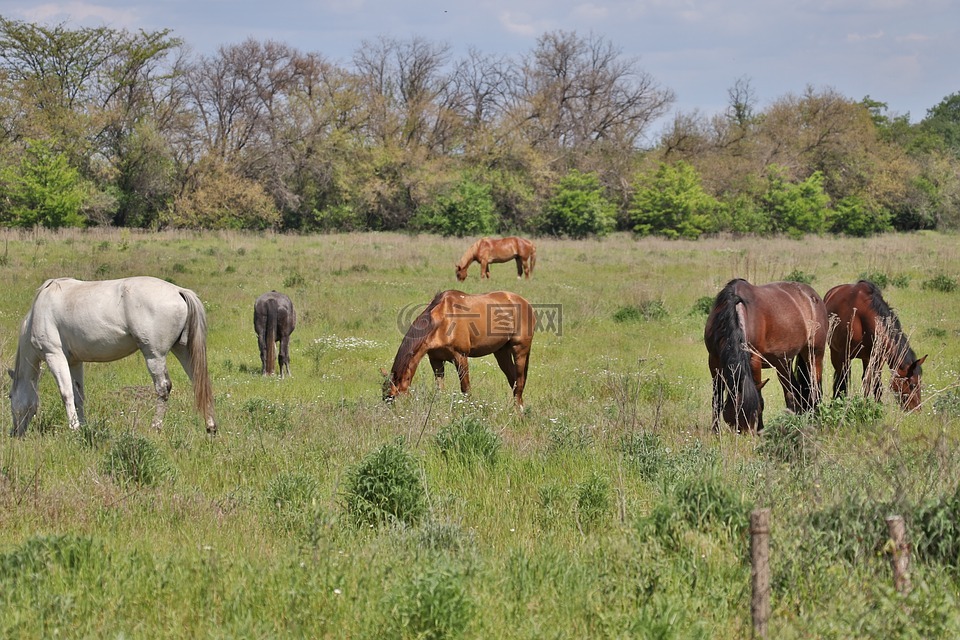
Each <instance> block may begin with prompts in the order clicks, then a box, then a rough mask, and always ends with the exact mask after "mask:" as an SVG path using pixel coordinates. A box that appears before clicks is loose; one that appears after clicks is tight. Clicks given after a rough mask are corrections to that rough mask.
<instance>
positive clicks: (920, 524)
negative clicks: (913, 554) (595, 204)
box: [914, 487, 960, 567]
mask: <svg viewBox="0 0 960 640" xmlns="http://www.w3.org/2000/svg"><path fill="white" fill-rule="evenodd" d="M914 522H915V524H916V526H915V529H916V530H917V531H918V535H917V540H916V544H915V547H916V549H917V553H918V555H919V556H920V557H921V558H923V559H924V560H926V561H928V562H940V563H942V564H944V565H947V566H954V567H956V563H957V558H960V529H958V528H957V523H958V522H960V487H958V488H957V490H956V491H954V492H953V493H952V494H950V495H945V496H941V497H940V498H938V499H936V500H931V501H929V502H927V503H926V504H924V505H921V506H920V508H919V509H917V513H916V516H915V517H914Z"/></svg>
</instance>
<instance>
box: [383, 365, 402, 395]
mask: <svg viewBox="0 0 960 640" xmlns="http://www.w3.org/2000/svg"><path fill="white" fill-rule="evenodd" d="M380 373H381V374H383V386H382V387H381V391H382V393H383V401H384V402H392V401H393V399H394V398H395V397H397V395H398V394H399V393H400V388H399V387H398V386H397V384H396V383H395V382H394V381H393V375H392V374H390V373H388V372H386V371H385V370H383V369H380Z"/></svg>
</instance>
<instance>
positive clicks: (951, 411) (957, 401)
mask: <svg viewBox="0 0 960 640" xmlns="http://www.w3.org/2000/svg"><path fill="white" fill-rule="evenodd" d="M933 412H934V413H935V414H937V415H939V416H942V417H944V418H947V419H955V418H960V389H947V390H946V391H944V392H942V393H940V394H939V395H937V397H936V399H935V400H934V401H933Z"/></svg>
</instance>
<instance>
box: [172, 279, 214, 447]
mask: <svg viewBox="0 0 960 640" xmlns="http://www.w3.org/2000/svg"><path fill="white" fill-rule="evenodd" d="M180 296H181V297H182V298H183V299H184V301H185V302H186V303H187V324H186V327H185V330H186V332H187V351H188V352H189V353H190V362H191V365H192V367H191V368H192V371H191V376H190V377H191V378H192V379H193V396H194V403H195V404H196V407H197V410H198V411H199V412H200V413H201V414H203V417H204V418H205V419H206V422H207V431H208V432H210V433H216V431H217V426H216V422H215V421H214V417H213V385H212V384H211V383H210V374H209V373H208V371H207V314H206V312H205V311H204V309H203V303H202V302H200V298H198V297H197V294H196V293H194V292H193V291H190V290H189V289H180Z"/></svg>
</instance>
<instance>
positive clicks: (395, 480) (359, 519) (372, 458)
mask: <svg viewBox="0 0 960 640" xmlns="http://www.w3.org/2000/svg"><path fill="white" fill-rule="evenodd" d="M343 502H344V507H345V509H346V511H347V513H349V514H350V516H351V517H352V518H353V521H354V522H355V523H356V524H357V525H358V526H361V525H370V526H379V525H383V524H387V523H391V522H400V523H404V524H415V523H416V522H417V521H419V520H420V518H422V517H423V515H424V513H426V510H427V508H426V503H427V500H426V489H425V487H424V485H423V481H422V480H421V478H420V472H419V468H418V465H417V462H416V460H415V459H414V457H413V455H412V454H411V453H410V452H409V451H407V449H406V448H405V447H404V446H403V444H402V443H400V442H396V443H388V444H385V445H383V446H381V447H380V448H379V449H377V450H375V451H373V452H372V453H369V454H367V456H366V457H365V458H363V459H362V460H361V461H360V463H359V464H357V465H356V466H355V467H353V468H352V469H350V470H349V471H348V472H347V478H346V482H345V486H344V490H343Z"/></svg>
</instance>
